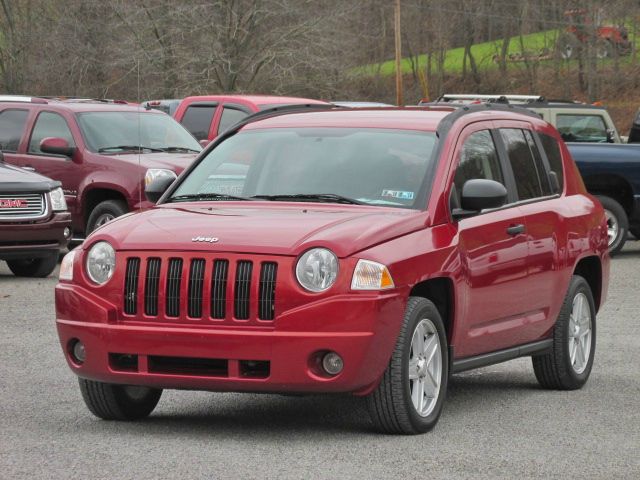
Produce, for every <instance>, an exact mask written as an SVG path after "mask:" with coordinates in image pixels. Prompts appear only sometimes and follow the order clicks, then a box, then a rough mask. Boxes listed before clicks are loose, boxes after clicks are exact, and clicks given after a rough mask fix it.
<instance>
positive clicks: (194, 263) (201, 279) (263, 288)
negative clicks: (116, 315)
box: [122, 256, 278, 325]
mask: <svg viewBox="0 0 640 480" xmlns="http://www.w3.org/2000/svg"><path fill="white" fill-rule="evenodd" d="M277 271H278V265H277V263H275V262H269V261H263V262H253V261H250V260H237V261H236V260H228V259H219V258H215V259H210V258H209V259H207V258H199V257H194V258H181V257H171V256H169V257H166V258H157V257H149V258H146V259H144V258H143V259H141V258H140V257H129V258H127V259H126V269H125V278H124V289H123V293H124V296H123V309H122V310H123V312H124V313H125V314H126V315H131V316H139V315H140V314H142V313H144V317H145V318H146V317H166V318H167V319H178V321H179V322H181V321H188V322H189V323H191V321H193V320H207V319H209V320H211V321H212V323H213V324H216V323H235V324H239V323H243V324H249V325H251V324H254V325H255V324H260V325H261V324H263V322H265V321H266V322H270V321H273V320H274V318H275V300H276V298H275V295H276V276H277ZM253 320H258V322H257V323H255V322H253Z"/></svg>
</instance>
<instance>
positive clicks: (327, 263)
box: [296, 248, 338, 292]
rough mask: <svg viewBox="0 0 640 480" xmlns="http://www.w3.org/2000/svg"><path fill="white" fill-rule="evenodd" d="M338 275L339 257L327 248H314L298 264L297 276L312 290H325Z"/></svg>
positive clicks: (302, 283) (300, 281)
mask: <svg viewBox="0 0 640 480" xmlns="http://www.w3.org/2000/svg"><path fill="white" fill-rule="evenodd" d="M337 277H338V257H336V255H335V253H333V252H332V251H331V250H327V249H326V248H312V249H311V250H309V251H307V252H305V253H304V254H303V255H302V256H301V257H300V259H299V260H298V264H297V265H296V278H297V279H298V283H300V285H302V287H303V288H305V289H306V290H309V291H310V292H324V291H325V290H327V289H328V288H330V287H331V285H333V284H334V283H335V281H336V278H337Z"/></svg>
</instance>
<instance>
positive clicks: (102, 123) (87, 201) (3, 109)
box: [0, 96, 202, 237]
mask: <svg viewBox="0 0 640 480" xmlns="http://www.w3.org/2000/svg"><path fill="white" fill-rule="evenodd" d="M201 149H202V148H201V147H200V145H199V144H198V142H197V141H196V140H195V139H194V138H193V137H192V136H191V135H190V134H189V132H187V131H186V130H185V129H184V128H183V127H182V126H181V125H179V124H178V123H177V122H176V121H175V120H173V119H172V118H171V117H169V116H168V115H165V114H163V113H160V112H158V111H156V110H146V109H144V108H142V107H135V106H132V105H128V104H126V102H113V101H100V100H55V99H44V98H31V97H19V96H0V150H2V152H3V153H4V158H5V160H6V161H7V163H11V164H14V165H17V166H19V167H22V168H23V169H26V170H31V171H37V172H38V173H40V174H42V175H44V176H46V177H49V178H52V179H54V180H58V181H60V182H61V183H62V188H63V190H64V195H65V198H66V201H67V204H68V205H69V211H70V212H71V215H72V223H73V231H74V232H75V234H76V236H78V237H82V236H83V235H84V234H85V233H90V232H92V231H93V230H95V229H96V228H97V227H99V226H100V225H102V224H104V223H106V222H108V221H109V220H112V219H113V218H115V217H118V216H120V215H122V214H124V213H126V212H128V211H130V210H136V209H139V208H144V207H148V206H151V205H152V204H151V203H150V202H148V201H146V199H144V198H143V194H142V192H143V190H144V186H145V183H149V182H151V181H152V180H154V179H155V178H158V177H167V178H173V179H175V178H176V176H177V174H179V173H180V172H181V171H182V170H183V169H184V168H185V167H186V166H188V165H189V164H190V163H191V162H192V161H193V160H194V158H195V157H196V154H197V153H198V152H200V150H201Z"/></svg>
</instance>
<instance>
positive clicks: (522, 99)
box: [436, 93, 547, 104]
mask: <svg viewBox="0 0 640 480" xmlns="http://www.w3.org/2000/svg"><path fill="white" fill-rule="evenodd" d="M474 101H475V102H477V101H485V102H492V103H509V104H510V103H514V104H527V103H544V102H546V101H547V100H546V99H545V97H543V96H542V95H502V94H495V95H486V94H473V93H468V94H467V93H462V94H457V93H454V94H448V93H445V94H444V95H442V96H440V98H438V99H437V100H436V103H438V102H448V103H464V102H469V103H470V102H474Z"/></svg>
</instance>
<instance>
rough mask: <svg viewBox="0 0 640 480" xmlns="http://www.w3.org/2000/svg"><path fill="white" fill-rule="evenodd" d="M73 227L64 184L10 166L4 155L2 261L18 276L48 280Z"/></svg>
mask: <svg viewBox="0 0 640 480" xmlns="http://www.w3.org/2000/svg"><path fill="white" fill-rule="evenodd" d="M70 227H71V215H69V212H67V205H66V203H65V201H64V195H63V193H62V189H61V188H60V182H54V181H52V180H50V179H48V178H45V177H43V176H41V175H37V174H35V173H31V172H25V171H24V170H21V169H19V168H16V167H12V166H10V165H7V164H6V163H4V162H3V160H2V154H1V153H0V260H5V261H6V262H7V264H8V265H9V269H10V270H11V271H12V272H13V273H14V274H15V275H17V276H20V277H46V276H47V275H49V274H50V273H51V272H52V271H53V270H54V269H55V268H56V265H57V263H58V255H59V252H60V249H61V248H64V247H66V246H67V242H68V241H69V237H70V236H71V228H70Z"/></svg>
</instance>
